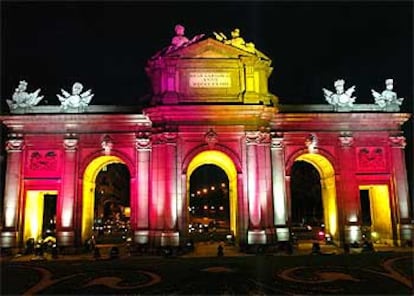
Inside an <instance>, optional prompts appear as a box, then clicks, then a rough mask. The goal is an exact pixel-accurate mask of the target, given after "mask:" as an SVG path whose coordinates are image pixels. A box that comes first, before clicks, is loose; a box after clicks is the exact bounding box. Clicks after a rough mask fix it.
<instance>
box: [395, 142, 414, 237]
mask: <svg viewBox="0 0 414 296" xmlns="http://www.w3.org/2000/svg"><path fill="white" fill-rule="evenodd" d="M389 141H390V145H391V159H392V165H393V168H392V180H393V182H394V188H395V189H394V190H395V196H396V202H397V204H396V206H397V207H398V212H399V219H398V220H399V221H397V223H398V225H397V226H398V229H399V231H398V232H399V235H398V236H399V239H398V240H399V244H400V245H403V244H405V243H406V242H407V241H412V240H413V226H412V224H411V221H410V220H411V217H410V210H409V209H410V201H409V198H408V183H407V168H406V164H405V157H404V148H405V146H406V142H405V137H403V136H399V135H397V136H390V137H389Z"/></svg>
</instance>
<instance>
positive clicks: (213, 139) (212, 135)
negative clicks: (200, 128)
mask: <svg viewBox="0 0 414 296" xmlns="http://www.w3.org/2000/svg"><path fill="white" fill-rule="evenodd" d="M204 141H205V142H206V143H207V145H208V148H210V149H214V147H215V145H216V143H217V142H218V138H217V133H216V132H215V131H214V130H213V129H212V128H210V129H209V130H208V132H207V133H205V135H204Z"/></svg>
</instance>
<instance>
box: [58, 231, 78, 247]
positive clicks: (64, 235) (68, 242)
mask: <svg viewBox="0 0 414 296" xmlns="http://www.w3.org/2000/svg"><path fill="white" fill-rule="evenodd" d="M56 243H57V245H58V246H59V247H73V246H74V245H75V232H74V231H58V232H57V233H56Z"/></svg>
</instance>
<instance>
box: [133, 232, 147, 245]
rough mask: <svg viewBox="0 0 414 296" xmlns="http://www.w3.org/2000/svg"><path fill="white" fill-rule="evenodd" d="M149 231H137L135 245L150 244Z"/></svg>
mask: <svg viewBox="0 0 414 296" xmlns="http://www.w3.org/2000/svg"><path fill="white" fill-rule="evenodd" d="M148 242H149V231H148V230H136V231H134V243H137V244H148Z"/></svg>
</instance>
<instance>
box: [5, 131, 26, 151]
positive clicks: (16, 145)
mask: <svg viewBox="0 0 414 296" xmlns="http://www.w3.org/2000/svg"><path fill="white" fill-rule="evenodd" d="M23 144H24V140H23V135H22V134H10V135H9V138H8V140H7V141H6V151H7V152H20V151H22V150H23Z"/></svg>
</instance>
